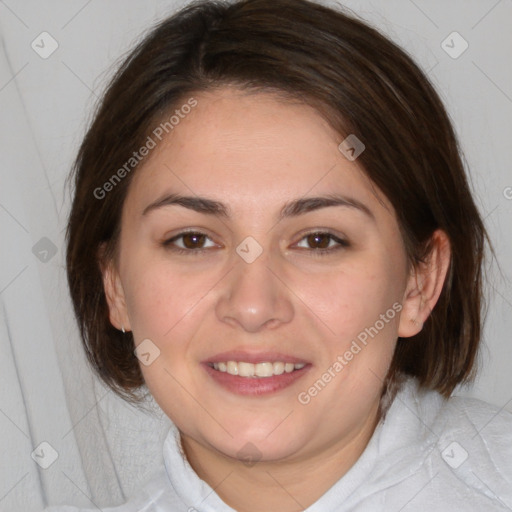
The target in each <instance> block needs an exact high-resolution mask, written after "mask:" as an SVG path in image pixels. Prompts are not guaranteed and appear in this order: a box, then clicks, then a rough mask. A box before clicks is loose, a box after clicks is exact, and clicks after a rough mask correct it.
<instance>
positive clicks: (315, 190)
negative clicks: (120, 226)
mask: <svg viewBox="0 0 512 512" xmlns="http://www.w3.org/2000/svg"><path fill="white" fill-rule="evenodd" d="M194 98H195V99H196V100H197V106H196V107H195V108H194V109H193V110H192V111H191V112H190V113H189V114H187V115H186V116H184V117H183V118H182V119H181V120H180V121H179V124H177V125H175V126H174V127H173V129H172V131H169V133H168V134H166V135H165V136H163V137H162V140H161V141H158V140H157V141H156V142H157V144H156V147H155V148H154V149H153V150H152V152H151V154H150V155H148V157H146V159H145V161H143V162H142V164H139V168H138V169H137V171H136V174H135V176H134V179H133V181H132V184H131V186H130V191H129V202H130V203H131V204H132V206H133V207H136V208H137V209H138V210H139V211H141V210H142V209H143V208H144V205H146V204H147V203H148V202H149V201H151V200H154V199H155V198H156V196H158V195H161V194H162V192H164V191H165V190H167V189H171V190H173V191H175V192H180V193H186V194H187V195H194V194H196V195H200V196H208V197H211V198H214V199H218V200H220V201H222V202H225V203H229V204H231V205H232V207H233V209H234V210H236V209H238V208H243V207H244V206H247V205H251V206H252V207H254V206H257V207H259V208H260V210H261V211H262V212H264V211H268V209H272V210H275V209H276V208H278V207H280V206H281V205H282V203H283V202H284V201H286V200H288V199H289V198H291V197H293V198H297V197H301V196H305V195H318V194H326V193H336V192H337V193H342V194H344V195H346V196H352V197H356V198H357V199H359V200H361V201H366V202H375V201H377V198H376V197H375V193H376V189H375V187H374V186H372V183H371V181H370V180H369V179H368V178H367V176H366V175H365V173H364V172H362V169H361V168H360V166H359V165H358V164H357V161H355V162H351V161H349V160H347V159H346V158H345V157H344V156H343V155H342V153H341V152H340V151H339V149H338V145H339V144H340V142H341V140H342V138H341V137H340V136H339V135H338V134H337V133H336V132H335V131H334V130H333V129H332V128H331V127H330V126H329V125H328V123H327V122H326V121H325V120H324V119H323V118H322V117H321V116H320V114H318V113H317V111H316V110H314V109H313V108H312V107H310V106H308V105H304V104H298V103H291V102H289V101H284V100H283V99H281V98H277V97H276V96H275V95H273V94H270V93H244V92H241V91H239V90H232V89H221V90H217V91H215V92H208V93H201V94H195V95H194ZM380 197H381V200H384V201H386V199H385V198H384V197H383V195H382V194H380ZM127 201H128V199H127ZM381 207H382V206H381Z"/></svg>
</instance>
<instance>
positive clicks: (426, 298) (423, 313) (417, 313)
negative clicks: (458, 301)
mask: <svg viewBox="0 0 512 512" xmlns="http://www.w3.org/2000/svg"><path fill="white" fill-rule="evenodd" d="M450 261H451V250H450V242H449V239H448V235H447V234H446V233H445V232H444V231H442V230H441V229H438V230H436V231H435V232H434V233H433V234H432V239H431V251H430V254H429V256H428V258H427V260H426V261H425V262H422V263H420V264H419V265H418V266H417V267H416V268H414V269H413V270H412V272H411V275H410V276H409V280H408V283H407V287H406V290H405V293H404V300H403V302H402V304H403V310H402V314H401V316H400V323H399V328H398V336H399V337H401V338H408V337H411V336H414V335H416V334H418V333H419V332H420V331H421V330H422V329H423V324H424V323H425V322H426V320H427V318H428V317H429V316H430V314H431V313H432V310H433V309H434V306H435V305H436V303H437V301H438V299H439V296H440V295H441V292H442V289H443V285H444V282H445V280H446V275H447V272H448V269H449V266H450Z"/></svg>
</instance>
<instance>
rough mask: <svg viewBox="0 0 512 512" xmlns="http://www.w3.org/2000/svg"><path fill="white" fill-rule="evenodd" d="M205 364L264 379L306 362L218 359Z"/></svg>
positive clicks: (216, 368)
mask: <svg viewBox="0 0 512 512" xmlns="http://www.w3.org/2000/svg"><path fill="white" fill-rule="evenodd" d="M206 364H207V365H208V366H209V367H210V368H213V369H214V370H216V371H218V372H222V373H228V374H229V375H235V376H238V377H244V378H252V379H266V378H269V377H274V376H277V375H283V374H284V373H292V372H295V371H297V370H301V369H302V368H304V367H305V366H306V363H285V362H284V361H274V362H271V361H264V362H262V363H256V364H254V363H249V362H247V361H219V362H216V363H206Z"/></svg>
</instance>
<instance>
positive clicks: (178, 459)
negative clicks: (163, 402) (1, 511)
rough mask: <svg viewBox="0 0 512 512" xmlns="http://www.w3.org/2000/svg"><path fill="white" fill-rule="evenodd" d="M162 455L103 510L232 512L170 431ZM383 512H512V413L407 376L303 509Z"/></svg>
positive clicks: (68, 511) (71, 511)
mask: <svg viewBox="0 0 512 512" xmlns="http://www.w3.org/2000/svg"><path fill="white" fill-rule="evenodd" d="M163 450H164V467H162V469H161V471H160V472H159V473H158V474H156V475H155V476H154V477H153V479H152V480H151V481H150V482H149V483H147V484H146V486H145V487H143V488H142V490H141V491H140V493H139V494H137V495H136V496H134V497H132V498H131V499H130V500H129V501H128V502H127V503H126V504H124V505H121V506H118V507H111V508H102V510H103V512H236V511H234V509H232V508H231V507H229V506H228V505H226V503H224V502H223V501H222V500H221V499H220V497H219V496H218V495H217V494H216V493H215V491H213V489H212V488H211V487H210V486H209V485H208V484H207V483H206V482H205V481H203V480H201V479H200V478H199V477H198V475H197V474H196V473H195V471H194V470H193V469H192V467H191V466H190V464H189V463H188V461H187V460H186V458H185V457H184V455H183V451H182V448H181V442H180V437H179V431H178V430H177V428H176V427H175V426H172V427H171V429H170V430H169V433H168V435H167V437H166V440H165V443H164V448H163ZM97 505H98V506H101V503H98V504H97ZM382 510H386V511H392V512H395V511H396V512H398V511H403V512H408V511H414V512H427V511H428V512H442V511H449V512H453V511H457V510H464V512H473V511H474V512H482V511H484V510H485V511H486V512H488V511H503V512H505V511H507V512H511V511H512V414H511V413H509V412H507V411H506V410H504V409H503V408H502V409H500V408H498V407H497V406H494V405H490V404H487V403H486V402H482V401H480V400H476V399H472V398H462V397H452V398H450V399H448V400H445V399H444V398H443V397H442V396H441V395H440V394H439V393H437V392H434V391H427V390H422V389H421V388H419V386H418V384H417V381H416V380H415V379H412V378H411V379H409V380H408V381H407V382H406V383H405V385H404V387H403V388H402V389H401V391H400V392H399V393H398V394H397V396H396V398H395V400H394V401H393V404H392V405H391V407H390V409H389V411H388V413H387V415H386V417H385V420H384V421H383V422H381V423H380V424H379V425H378V426H377V428H376V429H375V432H374V434H373V436H372V438H371V440H370V442H369V443H368V445H367V447H366V449H365V450H364V452H363V453H362V455H361V456H360V457H359V459H358V460H357V461H356V463H355V464H354V465H353V466H352V468H350V470H349V471H348V472H347V473H346V474H345V475H344V476H343V477H342V478H340V479H339V480H338V481H337V482H336V483H335V484H334V485H333V486H332V487H331V488H330V489H329V490H328V491H327V492H326V493H325V494H324V495H323V496H321V497H320V498H319V499H318V500H317V501H316V502H315V503H314V504H313V505H311V506H310V507H309V508H307V509H306V511H305V512H349V511H350V512H353V511H361V512H362V511H364V512H372V511H382ZM94 511H97V509H96V508H94V509H81V508H80V509H79V508H76V507H70V506H61V507H49V508H47V509H45V512H94Z"/></svg>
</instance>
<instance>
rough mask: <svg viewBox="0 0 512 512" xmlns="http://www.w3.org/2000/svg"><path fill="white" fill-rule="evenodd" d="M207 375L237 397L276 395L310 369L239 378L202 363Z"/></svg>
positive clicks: (307, 366)
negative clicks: (268, 375)
mask: <svg viewBox="0 0 512 512" xmlns="http://www.w3.org/2000/svg"><path fill="white" fill-rule="evenodd" d="M203 366H204V368H205V369H206V371H207V372H208V374H209V375H210V376H211V377H212V378H213V380H215V382H217V383H218V384H220V385H221V386H222V387H224V388H226V389H227V390H228V391H231V392H232V393H236V394H238V395H267V394H270V393H276V392H277V391H281V390H282V389H284V388H287V387H288V386H291V385H292V384H293V383H294V382H295V381H296V380H298V379H300V378H301V377H303V376H304V375H305V374H306V373H307V372H308V371H309V369H310V368H311V365H310V364H307V365H306V366H304V367H303V368H301V369H300V370H294V371H293V372H290V373H286V372H285V373H282V374H281V375H273V376H272V377H257V378H253V377H239V376H238V375H231V374H229V373H227V372H221V371H219V370H215V369H213V368H212V367H211V366H209V365H208V364H204V363H203Z"/></svg>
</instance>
